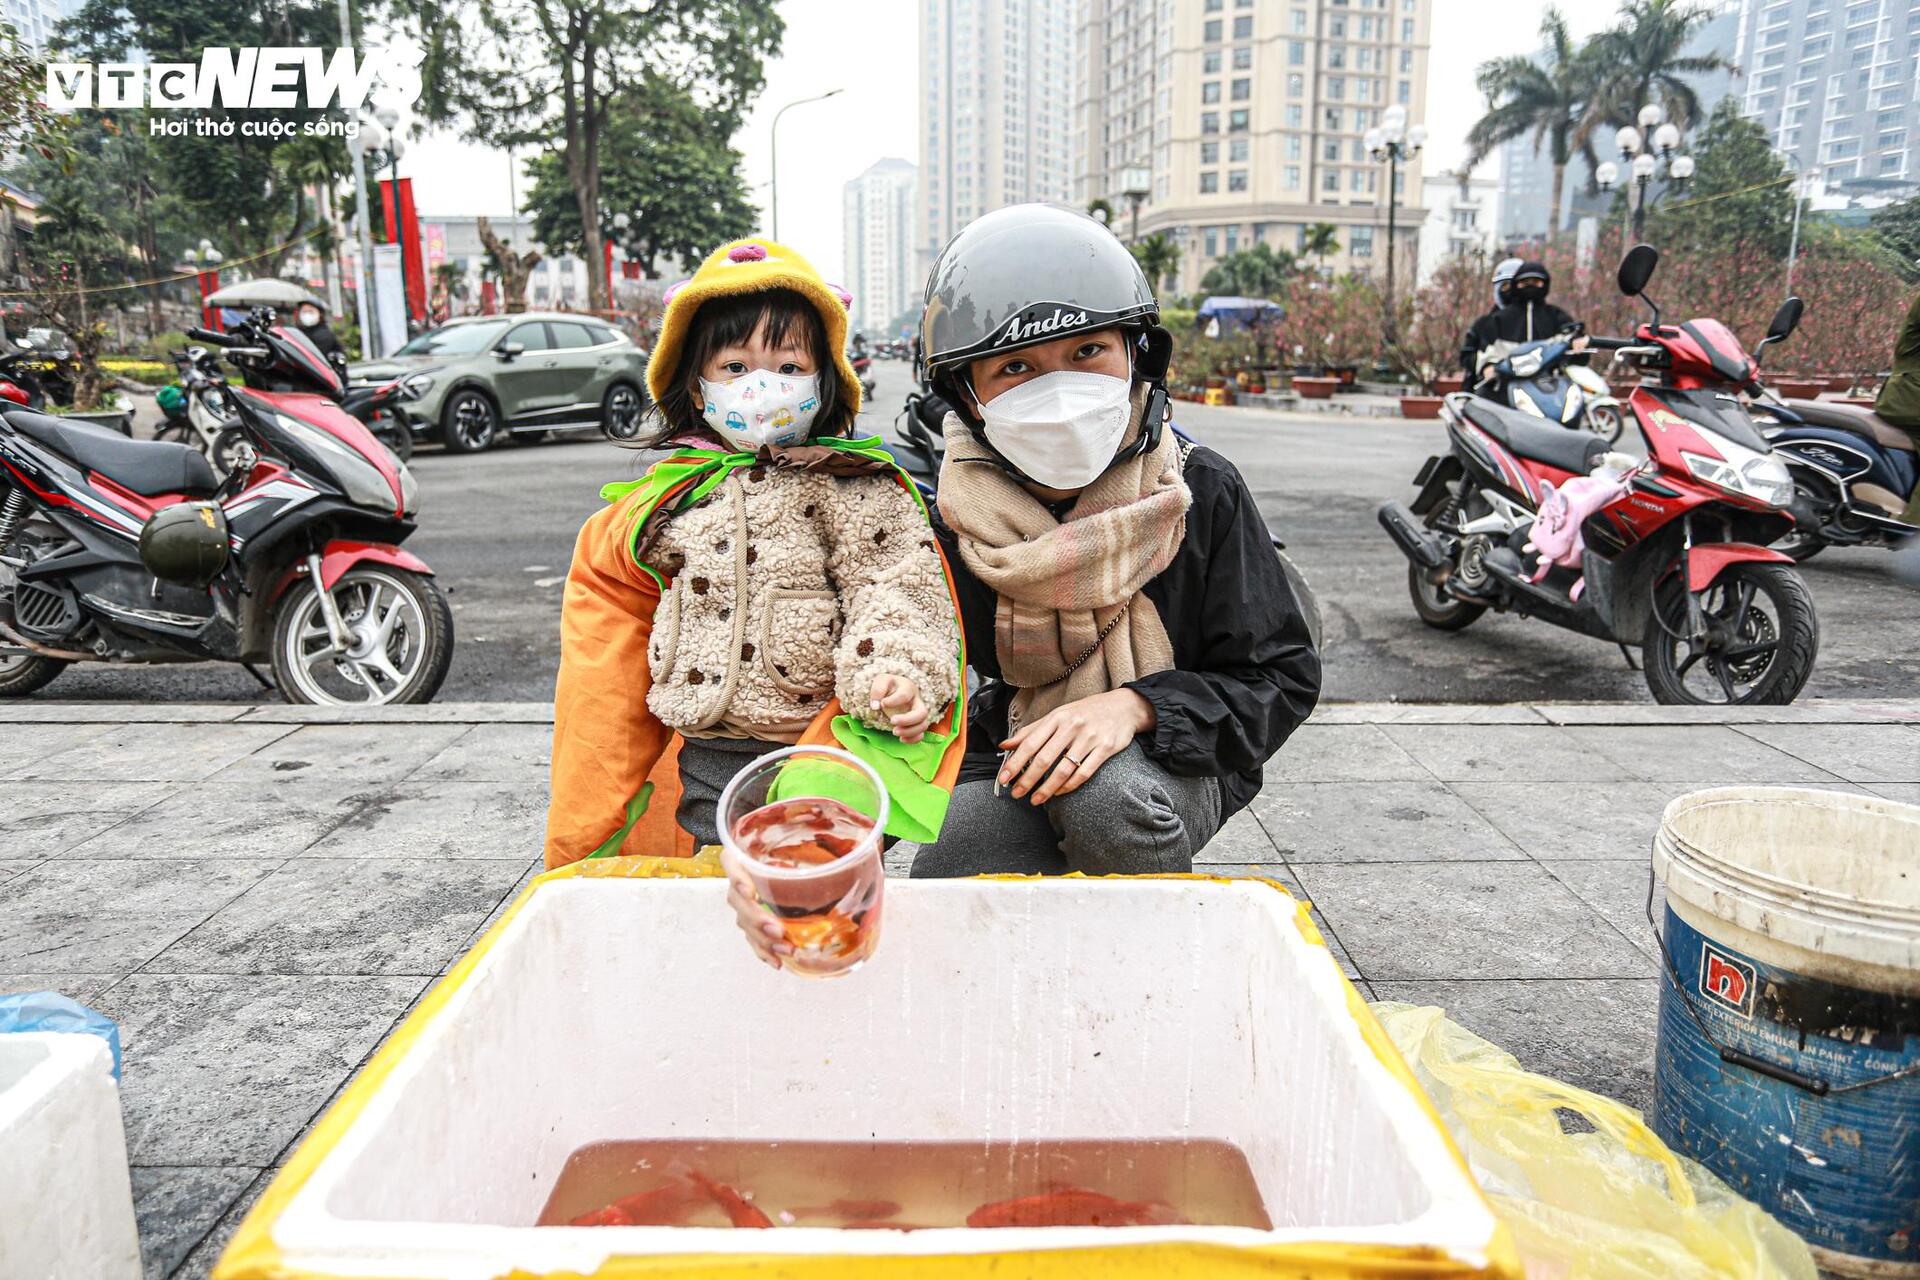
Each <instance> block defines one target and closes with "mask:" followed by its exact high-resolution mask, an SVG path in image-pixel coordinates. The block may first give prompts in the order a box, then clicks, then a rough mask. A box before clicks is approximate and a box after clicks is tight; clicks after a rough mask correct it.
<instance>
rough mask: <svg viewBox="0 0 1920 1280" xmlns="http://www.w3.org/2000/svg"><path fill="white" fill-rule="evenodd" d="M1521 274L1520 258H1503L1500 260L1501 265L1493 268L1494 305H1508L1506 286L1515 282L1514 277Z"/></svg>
mask: <svg viewBox="0 0 1920 1280" xmlns="http://www.w3.org/2000/svg"><path fill="white" fill-rule="evenodd" d="M1519 274H1520V259H1518V258H1502V259H1501V260H1500V265H1499V266H1497V267H1495V268H1494V269H1493V305H1494V306H1496V307H1504V306H1506V305H1507V295H1506V288H1507V286H1508V285H1510V284H1512V283H1513V278H1514V277H1515V276H1517V275H1519Z"/></svg>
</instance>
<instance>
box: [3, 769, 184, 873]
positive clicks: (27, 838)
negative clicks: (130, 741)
mask: <svg viewBox="0 0 1920 1280" xmlns="http://www.w3.org/2000/svg"><path fill="white" fill-rule="evenodd" d="M179 789H180V787H179V785H178V784H175V783H167V782H14V781H5V782H0V849H4V850H5V851H6V853H7V856H8V857H15V858H51V857H54V856H56V855H58V854H61V853H64V852H66V851H67V850H68V849H70V848H72V847H73V846H74V845H77V844H81V843H83V842H85V841H87V840H89V839H91V838H93V837H94V836H96V835H98V834H99V833H100V832H102V831H105V830H108V829H110V828H112V827H113V826H115V825H116V824H118V823H120V822H123V821H125V820H126V819H128V818H131V817H133V816H134V815H135V814H137V813H139V812H140V811H141V810H143V809H146V808H147V807H148V806H150V805H153V804H156V803H158V802H159V801H161V800H164V799H165V798H166V797H168V796H170V795H173V794H174V793H175V792H176V791H178V790H179Z"/></svg>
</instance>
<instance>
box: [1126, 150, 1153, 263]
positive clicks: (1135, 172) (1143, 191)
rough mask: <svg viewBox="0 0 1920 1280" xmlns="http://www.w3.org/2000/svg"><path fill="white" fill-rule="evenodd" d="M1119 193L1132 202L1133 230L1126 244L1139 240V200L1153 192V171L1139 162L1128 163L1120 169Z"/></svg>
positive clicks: (1136, 242)
mask: <svg viewBox="0 0 1920 1280" xmlns="http://www.w3.org/2000/svg"><path fill="white" fill-rule="evenodd" d="M1120 194H1121V195H1124V196H1125V197H1126V198H1127V199H1128V200H1129V201H1130V202H1131V203H1132V204H1133V231H1132V233H1131V234H1130V235H1129V236H1128V237H1127V243H1128V244H1138V243H1139V241H1140V202H1141V201H1142V200H1145V199H1146V198H1147V197H1148V196H1150V195H1152V194H1153V171H1152V170H1151V169H1149V168H1147V167H1146V166H1145V165H1141V164H1130V165H1128V166H1127V167H1126V168H1124V169H1122V170H1121V171H1120Z"/></svg>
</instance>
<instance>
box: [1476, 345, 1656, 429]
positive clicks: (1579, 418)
mask: <svg viewBox="0 0 1920 1280" xmlns="http://www.w3.org/2000/svg"><path fill="white" fill-rule="evenodd" d="M1576 336H1577V335H1576V334H1562V335H1561V336H1559V337H1556V338H1547V339H1545V340H1543V341H1539V342H1520V343H1511V342H1496V343H1494V344H1493V345H1492V346H1490V347H1488V348H1487V350H1486V352H1485V353H1484V355H1483V356H1482V360H1481V370H1482V375H1483V376H1482V378H1481V383H1480V387H1479V391H1480V393H1481V394H1482V395H1485V396H1486V397H1488V398H1489V399H1491V400H1496V401H1499V402H1500V403H1503V404H1508V405H1511V406H1513V407H1514V408H1515V409H1518V410H1520V411H1521V412H1522V413H1530V414H1532V415H1533V416H1534V417H1536V418H1542V419H1545V420H1546V421H1548V422H1557V423H1559V424H1560V425H1561V426H1564V427H1573V428H1575V429H1576V430H1583V431H1591V432H1593V433H1594V434H1595V435H1598V436H1603V437H1605V439H1606V440H1607V442H1608V443H1609V444H1611V443H1613V442H1614V441H1616V440H1618V439H1619V438H1620V433H1621V431H1622V430H1624V429H1625V420H1624V419H1623V418H1622V416H1621V413H1620V401H1619V399H1618V398H1616V397H1615V396H1614V394H1613V388H1611V387H1609V386H1608V385H1607V380H1606V379H1605V378H1603V377H1601V376H1600V375H1599V374H1597V373H1595V372H1594V371H1593V369H1592V368H1591V367H1590V366H1589V365H1588V364H1587V353H1586V352H1584V351H1575V350H1574V349H1573V339H1574V337H1576Z"/></svg>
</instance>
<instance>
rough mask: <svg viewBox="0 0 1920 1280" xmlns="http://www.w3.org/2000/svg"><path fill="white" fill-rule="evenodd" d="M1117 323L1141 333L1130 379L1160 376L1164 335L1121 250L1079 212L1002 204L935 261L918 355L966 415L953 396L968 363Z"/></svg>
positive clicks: (1129, 257) (1141, 279)
mask: <svg viewBox="0 0 1920 1280" xmlns="http://www.w3.org/2000/svg"><path fill="white" fill-rule="evenodd" d="M1115 326H1120V327H1123V328H1126V329H1128V330H1130V331H1132V332H1134V333H1136V334H1137V335H1138V337H1139V345H1138V346H1137V347H1136V349H1135V353H1134V370H1135V374H1136V376H1137V377H1141V378H1144V379H1145V380H1147V381H1149V382H1157V381H1158V380H1160V379H1161V378H1163V377H1165V375H1166V369H1167V359H1168V357H1169V356H1170V355H1171V353H1172V338H1171V336H1170V335H1168V334H1167V332H1166V331H1165V330H1164V329H1162V328H1160V304H1159V303H1158V302H1156V301H1155V300H1154V297H1153V289H1152V287H1151V286H1150V285H1149V284H1148V283H1147V276H1146V273H1145V272H1144V271H1142V270H1141V269H1140V264H1139V263H1138V262H1137V261H1135V260H1134V257H1133V254H1131V253H1129V252H1128V251H1127V247H1126V246H1125V245H1123V244H1121V243H1120V241H1119V239H1118V238H1117V237H1116V236H1115V235H1114V234H1113V232H1111V231H1109V230H1107V228H1106V227H1104V226H1102V225H1101V224H1100V223H1098V222H1096V221H1094V220H1093V219H1092V218H1090V217H1088V216H1087V215H1086V214H1084V213H1079V212H1076V211H1074V210H1071V209H1064V208H1061V207H1059V206H1057V205H1049V204H1017V205H1010V206H1008V207H1007V208H1004V209H996V210H994V211H993V212H992V213H988V214H984V215H982V216H981V217H978V218H976V219H974V220H973V221H972V222H969V223H968V224H967V225H966V226H964V227H962V228H961V229H960V231H959V233H958V234H957V235H955V236H954V237H953V239H951V240H949V241H948V242H947V246H946V248H944V249H942V250H941V251H940V256H939V258H937V259H936V260H935V261H934V264H933V271H932V273H931V274H930V275H929V276H928V277H927V295H926V308H925V310H924V312H923V313H922V315H921V319H920V348H921V359H922V360H923V362H924V364H925V368H926V375H927V380H928V381H929V382H931V383H932V384H933V386H934V388H935V389H936V390H937V391H939V392H940V393H941V395H942V396H944V397H945V398H946V399H947V400H948V401H950V402H952V403H953V404H954V406H955V407H956V408H957V409H959V410H960V412H961V414H962V416H963V417H964V418H966V419H968V420H969V421H971V420H972V419H973V417H974V411H973V404H972V401H971V398H970V397H968V396H966V395H962V394H960V389H961V388H963V387H965V386H966V382H967V380H966V368H967V364H968V363H969V362H970V361H973V360H977V359H979V358H981V357H983V356H987V355H995V354H999V353H1001V352H1006V351H1015V350H1018V349H1019V348H1021V347H1031V346H1035V345H1037V344H1039V343H1042V342H1053V341H1055V340H1057V339H1059V338H1064V337H1068V336H1070V335H1072V334H1076V333H1092V332H1095V331H1096V330H1100V329H1110V328H1113V327H1115ZM976 425H977V424H976Z"/></svg>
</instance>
